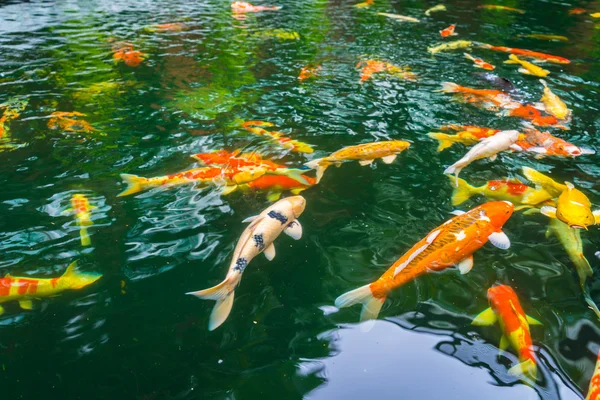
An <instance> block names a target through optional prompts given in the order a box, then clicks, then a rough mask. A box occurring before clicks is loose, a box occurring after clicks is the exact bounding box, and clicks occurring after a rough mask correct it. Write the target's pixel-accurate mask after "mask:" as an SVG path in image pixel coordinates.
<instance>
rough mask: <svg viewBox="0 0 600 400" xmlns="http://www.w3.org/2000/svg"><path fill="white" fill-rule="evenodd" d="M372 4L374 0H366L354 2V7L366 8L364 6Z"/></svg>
mask: <svg viewBox="0 0 600 400" xmlns="http://www.w3.org/2000/svg"><path fill="white" fill-rule="evenodd" d="M373 4H375V0H366V1H363V2H362V3H358V4H355V5H354V7H357V8H366V7H370V6H372V5H373Z"/></svg>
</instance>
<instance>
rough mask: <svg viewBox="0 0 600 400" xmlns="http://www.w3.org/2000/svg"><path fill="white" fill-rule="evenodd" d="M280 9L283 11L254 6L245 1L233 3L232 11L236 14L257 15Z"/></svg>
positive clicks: (272, 7)
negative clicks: (257, 13) (256, 13)
mask: <svg viewBox="0 0 600 400" xmlns="http://www.w3.org/2000/svg"><path fill="white" fill-rule="evenodd" d="M279 9H281V7H275V6H253V5H252V4H250V3H248V2H245V1H234V2H233V3H231V11H232V12H234V13H236V14H244V13H255V12H261V11H277V10H279Z"/></svg>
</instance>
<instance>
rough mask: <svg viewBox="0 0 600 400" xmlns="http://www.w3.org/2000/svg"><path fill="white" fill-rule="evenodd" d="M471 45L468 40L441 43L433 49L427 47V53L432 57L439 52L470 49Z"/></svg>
mask: <svg viewBox="0 0 600 400" xmlns="http://www.w3.org/2000/svg"><path fill="white" fill-rule="evenodd" d="M472 45H473V42H471V41H469V40H455V41H453V42H448V43H443V44H440V45H438V46H435V47H428V48H427V51H428V52H430V53H431V55H432V56H434V55H436V54H437V53H439V52H440V51H448V50H457V49H464V48H467V47H471V46H472Z"/></svg>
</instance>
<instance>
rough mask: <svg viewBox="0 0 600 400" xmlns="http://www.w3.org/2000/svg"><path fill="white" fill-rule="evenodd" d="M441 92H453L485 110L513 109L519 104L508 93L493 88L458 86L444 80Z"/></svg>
mask: <svg viewBox="0 0 600 400" xmlns="http://www.w3.org/2000/svg"><path fill="white" fill-rule="evenodd" d="M439 91H440V92H442V93H455V94H457V95H460V96H462V97H463V99H464V100H465V101H466V102H467V103H479V104H480V105H481V106H482V107H484V108H485V109H487V110H493V111H496V110H498V109H499V108H502V109H514V108H518V107H519V106H520V104H519V103H517V102H515V101H513V99H512V98H511V97H510V95H509V94H508V93H505V92H502V91H500V90H493V89H473V88H469V87H465V86H459V85H457V84H456V83H452V82H444V83H442V89H440V90H439Z"/></svg>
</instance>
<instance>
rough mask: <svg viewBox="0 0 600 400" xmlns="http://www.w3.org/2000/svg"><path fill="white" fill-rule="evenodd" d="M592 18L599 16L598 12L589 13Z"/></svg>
mask: <svg viewBox="0 0 600 400" xmlns="http://www.w3.org/2000/svg"><path fill="white" fill-rule="evenodd" d="M590 17H592V18H600V12H597V13H592V14H590Z"/></svg>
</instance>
